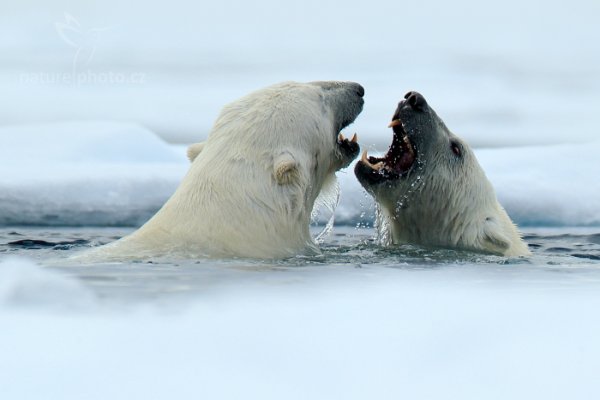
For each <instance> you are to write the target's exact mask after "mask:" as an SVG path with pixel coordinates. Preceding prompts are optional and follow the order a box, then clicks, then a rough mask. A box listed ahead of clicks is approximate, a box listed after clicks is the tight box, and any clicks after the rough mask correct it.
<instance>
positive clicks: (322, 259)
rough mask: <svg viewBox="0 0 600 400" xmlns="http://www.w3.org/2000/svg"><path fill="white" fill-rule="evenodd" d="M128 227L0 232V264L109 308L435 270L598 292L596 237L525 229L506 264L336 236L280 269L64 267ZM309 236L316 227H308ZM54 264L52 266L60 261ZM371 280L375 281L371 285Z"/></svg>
mask: <svg viewBox="0 0 600 400" xmlns="http://www.w3.org/2000/svg"><path fill="white" fill-rule="evenodd" d="M131 231H132V229H131V228H90V227H85V228H23V227H18V228H2V229H0V261H2V260H3V259H5V258H6V257H7V256H18V257H26V258H29V259H32V260H36V261H37V262H40V263H48V262H49V261H52V264H53V266H51V267H50V268H52V269H56V270H58V271H60V272H62V273H66V274H67V275H70V276H72V277H75V278H76V279H77V280H79V281H81V282H82V283H83V284H84V285H85V286H86V287H88V288H90V289H91V290H92V291H93V292H94V294H95V295H96V296H97V297H98V298H99V299H102V301H106V302H110V303H111V304H113V305H114V304H131V303H132V302H135V303H150V304H153V303H164V302H170V301H179V302H182V301H183V302H192V301H193V300H195V298H196V297H198V296H206V295H207V293H212V292H214V291H216V290H219V288H230V287H236V286H245V287H257V288H259V287H261V286H262V285H267V286H268V287H277V286H287V285H289V284H290V283H293V284H294V285H303V286H307V285H311V284H312V283H316V284H323V283H324V282H327V281H335V280H342V281H343V280H347V279H349V280H351V281H357V280H358V281H360V280H361V279H365V281H366V282H369V281H370V280H373V279H374V278H373V277H377V276H378V275H381V276H382V277H384V278H385V279H399V280H402V279H406V274H410V275H412V278H414V277H415V276H417V277H418V276H419V275H423V274H424V275H427V274H428V273H429V272H431V271H441V272H442V275H441V276H437V279H440V278H441V279H442V280H447V279H450V280H456V281H460V280H464V282H463V283H470V284H475V283H481V282H488V283H492V282H494V281H500V282H505V283H506V281H507V280H510V281H511V282H512V283H511V284H517V285H525V284H527V285H532V286H542V287H543V286H544V285H549V286H550V287H568V286H571V287H576V286H577V285H579V284H584V285H600V229H597V228H535V229H534V228H530V229H528V230H527V231H526V232H525V240H526V241H527V243H528V245H529V247H530V248H531V250H532V252H533V256H532V257H529V258H523V259H519V258H514V259H511V258H505V257H499V256H491V255H483V254H477V253H472V252H465V251H455V250H445V249H426V248H421V247H417V246H410V245H406V246H397V247H381V246H379V245H378V244H377V243H379V240H378V239H377V238H376V236H377V235H376V234H375V231H374V230H373V229H369V228H360V229H357V228H351V227H336V228H335V230H334V233H333V235H331V236H330V237H329V238H327V239H323V240H324V243H323V244H322V245H321V247H322V250H323V254H322V255H321V256H317V257H298V258H291V259H287V260H269V261H256V260H240V259H236V260H165V259H154V260H148V261H139V262H135V263H112V264H97V265H85V266H73V265H68V266H61V262H60V260H62V259H65V258H67V257H68V256H70V255H72V254H75V253H76V252H79V251H82V250H85V249H87V248H89V247H91V246H97V245H101V244H105V243H109V242H111V241H113V240H115V239H117V238H119V237H121V236H123V235H125V234H127V233H129V232H131ZM314 231H315V233H317V232H319V231H320V229H319V228H314ZM57 260H58V261H57ZM375 280H377V279H376V278H375Z"/></svg>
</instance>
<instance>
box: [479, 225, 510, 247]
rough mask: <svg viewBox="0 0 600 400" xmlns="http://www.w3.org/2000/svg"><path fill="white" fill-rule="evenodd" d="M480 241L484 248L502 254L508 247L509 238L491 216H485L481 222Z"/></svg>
mask: <svg viewBox="0 0 600 400" xmlns="http://www.w3.org/2000/svg"><path fill="white" fill-rule="evenodd" d="M482 242H483V245H484V247H485V248H486V249H488V250H490V251H492V252H494V253H498V254H504V253H505V252H506V250H508V248H509V247H510V239H509V238H508V237H506V236H505V235H504V232H503V231H502V227H501V226H500V224H498V223H497V222H496V220H495V219H494V218H493V217H487V218H486V219H485V222H484V223H483V231H482Z"/></svg>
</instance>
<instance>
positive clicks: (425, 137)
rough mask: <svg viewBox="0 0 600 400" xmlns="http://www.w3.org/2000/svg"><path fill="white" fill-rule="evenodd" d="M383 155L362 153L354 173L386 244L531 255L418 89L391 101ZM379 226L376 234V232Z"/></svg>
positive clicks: (463, 146) (468, 155)
mask: <svg viewBox="0 0 600 400" xmlns="http://www.w3.org/2000/svg"><path fill="white" fill-rule="evenodd" d="M390 127H391V128H393V132H394V135H393V140H392V144H391V146H390V149H389V151H388V152H387V154H386V155H385V156H383V157H381V158H377V157H369V156H368V155H367V152H366V151H365V152H363V155H362V157H361V159H360V161H359V162H358V163H357V164H356V166H355V175H356V177H357V178H358V180H359V182H360V183H361V184H362V186H363V187H364V188H365V189H366V190H367V191H368V192H369V193H370V194H371V195H373V197H374V198H375V200H376V202H377V203H378V206H379V209H380V212H381V215H382V221H381V222H383V229H384V230H385V229H389V235H388V238H387V242H388V243H387V244H390V242H391V243H393V244H403V243H413V244H419V245H424V246H433V247H446V248H458V249H466V250H474V251H480V252H486V253H492V254H498V255H504V256H525V255H528V254H530V253H529V250H528V248H527V245H526V244H525V243H524V242H523V240H522V239H521V236H520V234H519V232H518V231H517V228H516V226H515V225H514V224H513V222H512V221H511V220H510V218H509V217H508V215H507V214H506V212H505V211H504V209H503V208H502V206H501V205H500V204H499V203H498V200H497V199H496V195H495V192H494V188H493V187H492V185H491V183H490V182H489V181H488V179H487V178H486V176H485V173H484V172H483V169H482V168H481V167H480V165H479V163H478V162H477V159H476V158H475V154H474V153H473V151H472V150H471V149H470V148H469V146H468V145H467V143H466V142H465V141H464V140H462V139H461V138H459V137H458V136H456V135H454V134H453V133H452V132H450V130H448V128H447V127H446V125H445V124H444V122H443V121H442V120H441V119H440V118H439V117H438V116H437V114H436V113H435V112H434V111H433V109H432V108H431V107H430V106H429V105H428V104H427V102H426V101H425V98H424V97H423V96H422V95H420V94H419V93H417V92H409V93H407V94H406V96H405V97H404V100H403V101H401V102H400V103H399V104H398V108H397V109H396V112H395V113H394V116H393V118H392V122H391V123H390ZM381 228H382V227H381V224H380V229H381Z"/></svg>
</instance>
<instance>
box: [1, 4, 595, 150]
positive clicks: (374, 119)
mask: <svg viewBox="0 0 600 400" xmlns="http://www.w3.org/2000/svg"><path fill="white" fill-rule="evenodd" d="M599 16H600V2H598V1H595V0H573V1H570V2H565V1H556V0H543V1H542V0H525V1H522V0H518V1H517V0H507V1H502V2H499V1H496V2H481V1H474V0H473V1H471V0H458V1H453V2H444V1H427V2H417V1H406V0H396V1H391V0H372V1H343V2H342V1H329V0H319V1H316V0H306V1H303V2H281V1H275V0H258V1H232V0H223V1H219V2H207V1H191V0H172V1H168V2H166V1H163V2H147V1H140V0H133V1H128V2H122V1H116V0H105V1H102V2H100V1H91V0H47V1H39V0H20V1H18V2H14V1H13V2H9V1H4V2H3V4H2V5H1V6H0V87H1V88H2V94H3V95H2V99H1V100H0V101H1V106H0V125H12V124H22V123H47V122H53V121H64V120H113V121H127V122H135V123H139V124H142V125H143V126H145V127H147V128H149V129H150V130H152V131H154V132H156V133H157V134H158V135H160V136H161V137H162V138H164V139H166V140H167V141H169V142H171V143H189V142H193V141H198V140H201V139H203V138H204V137H206V135H207V134H208V132H209V129H210V127H211V125H212V123H213V121H214V120H215V118H216V116H217V114H218V111H219V110H220V108H221V107H222V106H223V105H224V104H225V103H227V102H228V101H231V100H233V99H235V98H237V97H239V96H242V95H244V94H246V93H248V92H249V91H251V90H254V89H257V88H260V87H263V86H265V85H269V84H271V83H275V82H279V81H284V80H298V81H309V80H329V79H333V80H353V81H357V82H360V83H361V84H362V85H363V86H364V87H365V88H366V98H365V100H366V106H365V109H364V112H363V114H362V115H361V116H360V117H359V119H358V120H357V122H356V123H355V125H354V127H351V128H350V129H349V130H350V131H356V132H358V133H359V136H360V137H361V138H362V141H363V145H372V147H374V148H375V149H378V150H385V148H386V147H387V144H388V143H389V132H388V131H387V130H386V129H385V126H386V124H387V122H388V120H389V118H390V116H391V114H392V112H393V110H394V108H395V104H396V102H397V101H398V100H399V99H401V98H402V96H403V94H404V93H405V92H407V91H409V90H418V91H420V92H422V93H423V94H424V95H425V97H426V98H427V99H428V100H429V102H430V103H431V104H432V105H433V106H434V108H436V110H437V111H438V114H440V116H441V117H442V118H444V119H445V121H446V123H447V125H448V126H449V127H450V128H451V129H452V130H453V131H455V133H457V134H459V135H461V136H463V137H465V138H466V139H467V140H468V141H469V142H470V143H471V144H472V145H473V146H475V147H497V146H515V145H530V144H539V143H544V144H545V143H561V142H565V141H573V142H582V141H585V140H588V139H590V138H594V137H595V133H596V132H597V128H596V126H595V121H596V114H597V111H598V105H599V104H600V90H599V89H600V87H599V86H600V52H599V51H598V40H599V39H600V29H599V28H598V17H599Z"/></svg>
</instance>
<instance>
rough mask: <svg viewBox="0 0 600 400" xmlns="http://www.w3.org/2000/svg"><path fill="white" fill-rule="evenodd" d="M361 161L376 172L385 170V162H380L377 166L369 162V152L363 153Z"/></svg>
mask: <svg viewBox="0 0 600 400" xmlns="http://www.w3.org/2000/svg"><path fill="white" fill-rule="evenodd" d="M360 161H362V162H363V163H364V164H366V165H367V166H368V167H369V168H371V169H374V170H376V171H378V170H380V169H381V168H383V161H380V162H378V163H377V164H375V165H373V164H371V163H370V162H369V157H368V156H367V151H366V150H365V151H363V153H362V157H361V158H360Z"/></svg>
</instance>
